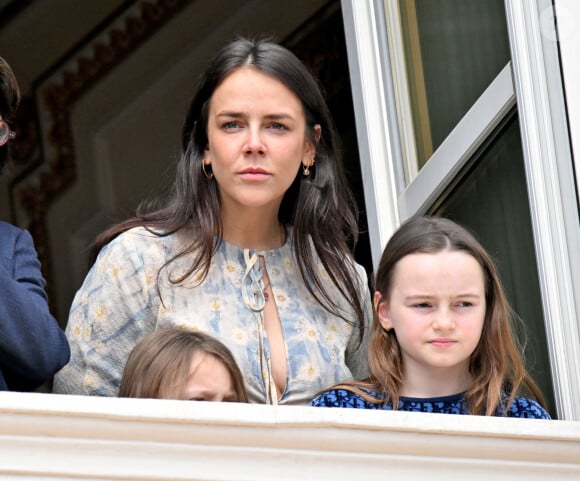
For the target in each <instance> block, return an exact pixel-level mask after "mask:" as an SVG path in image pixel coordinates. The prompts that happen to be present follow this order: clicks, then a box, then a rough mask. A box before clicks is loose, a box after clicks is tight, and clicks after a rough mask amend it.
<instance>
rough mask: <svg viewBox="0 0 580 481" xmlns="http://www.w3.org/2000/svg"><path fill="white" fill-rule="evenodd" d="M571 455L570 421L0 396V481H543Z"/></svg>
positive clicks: (571, 473) (573, 462) (579, 439)
mask: <svg viewBox="0 0 580 481" xmlns="http://www.w3.org/2000/svg"><path fill="white" fill-rule="evenodd" d="M579 452H580V423H578V422H566V421H541V420H525V419H500V418H487V417H476V416H459V415H457V416H455V415H440V414H425V413H406V412H387V411H365V410H355V409H330V408H311V407H293V406H265V405H243V404H233V403H232V404H228V403H226V404H221V403H194V402H187V401H185V402H184V401H160V400H143V399H116V398H94V397H80V396H63V395H53V394H21V393H2V394H1V395H0V480H5V479H18V480H44V481H46V480H81V479H82V480H87V479H98V480H157V481H159V480H164V481H165V480H198V481H201V480H205V481H208V480H212V481H218V480H219V481H226V480H227V481H272V480H283V481H292V480H297V481H305V480H336V481H353V480H356V479H388V480H392V481H398V480H405V481H413V480H425V479H429V480H432V481H437V480H441V481H442V480H445V481H465V480H466V479H469V480H470V481H478V480H489V479H490V475H491V473H493V479H494V481H505V480H518V481H519V480H521V479H526V480H527V481H545V480H550V481H553V480H573V479H579V477H580V456H578V453H579Z"/></svg>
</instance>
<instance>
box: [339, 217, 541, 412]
mask: <svg viewBox="0 0 580 481" xmlns="http://www.w3.org/2000/svg"><path fill="white" fill-rule="evenodd" d="M444 250H449V251H460V252H464V253H466V254H469V255H470V256H472V257H473V258H474V259H475V260H476V261H477V262H478V264H479V265H480V266H481V268H482V270H483V275H484V282H485V301H486V313H485V320H484V325H483V331H482V334H481V338H480V340H479V343H478V345H477V347H476V348H475V351H474V352H473V353H472V355H471V360H470V364H469V370H470V373H471V379H472V381H471V385H470V386H469V387H468V390H467V393H466V400H467V407H468V410H469V413H470V414H478V415H482V414H485V415H487V416H490V415H494V414H496V413H497V412H499V411H503V413H506V412H507V410H508V409H509V407H510V405H511V403H512V402H513V400H514V398H515V396H516V395H517V394H518V392H519V391H520V389H521V388H522V387H525V388H526V389H527V391H528V393H529V394H531V395H532V396H534V397H535V398H536V399H537V400H538V401H540V402H542V395H541V392H540V390H539V389H538V387H537V386H536V384H535V383H534V381H533V380H532V379H531V378H530V376H529V375H528V374H527V372H526V369H525V367H524V362H523V354H522V349H521V347H520V346H519V345H518V343H517V342H516V338H515V335H514V333H513V332H512V319H513V318H514V316H513V315H512V310H511V308H510V306H509V303H508V300H507V298H506V296H505V293H504V290H503V287H502V285H501V281H500V279H499V275H498V273H497V270H496V268H495V265H494V262H493V260H492V259H491V257H490V256H489V254H488V253H487V252H486V251H485V249H484V248H483V247H482V245H481V244H480V243H479V242H478V241H477V240H476V239H475V237H474V236H473V235H472V234H471V233H469V232H468V231H467V230H466V229H465V228H463V227H461V226H460V225H458V224H456V223H455V222H453V221H451V220H449V219H444V218H438V217H426V216H417V217H413V218H411V219H409V220H408V221H407V222H405V223H404V224H403V225H401V227H400V228H399V229H398V230H397V231H396V232H395V234H394V235H393V236H392V237H391V239H390V240H389V242H388V243H387V246H386V247H385V250H384V251H383V255H382V257H381V261H380V263H379V267H378V270H377V274H376V279H375V289H376V292H379V293H380V295H381V297H382V298H383V299H386V298H388V297H389V295H390V293H391V290H392V282H393V275H394V272H395V267H396V265H397V263H398V262H399V261H400V260H401V259H402V258H403V257H405V256H407V255H410V254H415V253H437V252H441V251H444ZM380 302H382V301H379V303H380ZM376 308H377V306H375V322H374V323H373V327H372V331H371V338H370V347H369V372H370V377H369V378H368V379H367V380H366V381H365V382H362V383H357V382H352V383H345V384H341V385H340V387H341V388H345V389H349V390H351V391H355V392H356V393H357V394H359V395H361V396H362V397H363V398H364V399H366V400H367V401H369V402H373V403H378V404H384V403H387V402H391V403H392V405H393V409H397V407H398V405H399V391H400V389H401V386H402V385H403V383H404V377H403V360H402V356H401V349H400V346H399V342H398V340H397V336H396V333H395V331H394V330H389V331H386V330H385V329H384V328H383V327H382V326H381V324H380V322H378V319H377V318H376V311H377V309H376ZM360 388H369V389H372V390H374V391H376V392H377V393H380V395H381V398H380V399H377V398H374V397H372V396H369V395H368V394H367V393H366V392H365V391H362V390H361V389H360ZM504 393H508V394H509V397H508V399H507V402H505V405H504V396H505V394H504ZM498 408H499V409H498Z"/></svg>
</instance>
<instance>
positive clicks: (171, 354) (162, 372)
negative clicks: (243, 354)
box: [119, 327, 248, 402]
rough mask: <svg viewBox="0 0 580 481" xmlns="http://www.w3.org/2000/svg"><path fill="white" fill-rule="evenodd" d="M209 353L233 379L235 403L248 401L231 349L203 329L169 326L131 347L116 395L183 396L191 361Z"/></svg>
mask: <svg viewBox="0 0 580 481" xmlns="http://www.w3.org/2000/svg"><path fill="white" fill-rule="evenodd" d="M199 354H208V355H210V356H213V357H215V358H216V359H218V360H219V361H221V362H222V363H223V365H224V366H225V367H226V368H227V370H228V371H229V373H230V376H231V378H232V382H233V385H234V391H235V393H236V401H237V402H248V394H247V392H246V388H245V385H244V379H243V376H242V373H241V371H240V368H239V367H238V365H237V363H236V361H235V359H234V357H233V355H232V353H231V352H230V350H229V349H228V348H227V347H226V346H225V345H224V344H223V343H222V342H220V341H218V340H217V339H216V338H214V337H212V336H210V335H208V334H204V333H202V332H191V331H184V330H181V329H178V328H176V327H168V328H163V329H159V330H157V331H153V332H152V333H150V334H148V335H146V336H145V337H143V338H142V339H141V340H140V341H139V342H138V343H137V344H136V345H135V347H134V348H133V350H132V351H131V354H130V355H129V358H128V359H127V363H126V364H125V369H124V370H123V377H122V379H121V385H120V387H119V397H135V398H158V399H182V398H183V392H184V389H185V385H186V383H187V378H188V376H189V373H190V367H191V362H192V360H193V359H194V357H195V356H197V355H199Z"/></svg>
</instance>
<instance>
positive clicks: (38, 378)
mask: <svg viewBox="0 0 580 481" xmlns="http://www.w3.org/2000/svg"><path fill="white" fill-rule="evenodd" d="M19 100H20V91H19V89H18V84H17V82H16V78H15V77H14V73H13V72H12V69H11V68H10V65H8V63H7V62H6V61H5V60H4V59H3V58H1V57H0V173H2V172H3V170H4V168H5V166H6V164H7V159H8V145H7V144H8V142H9V141H10V140H12V139H14V137H15V133H14V132H13V131H12V129H11V128H10V126H9V125H8V120H9V117H10V116H11V115H12V114H13V113H14V111H15V110H16V108H17V106H18V102H19ZM44 286H45V281H44V278H43V277H42V274H41V272H40V262H39V261H38V256H37V254H36V250H35V249H34V243H33V241H32V237H31V236H30V234H29V233H28V232H27V231H25V230H22V229H19V228H18V227H15V226H13V225H11V224H7V223H6V222H0V391H7V390H10V391H31V390H34V389H36V388H38V387H39V386H40V385H41V384H43V383H44V382H46V381H48V380H50V378H51V377H52V375H53V374H54V373H55V372H56V371H58V370H59V369H60V368H61V367H62V366H64V365H65V364H66V363H67V361H68V359H69V354H70V353H69V347H68V343H67V340H66V337H65V335H64V332H62V330H61V329H60V327H59V325H58V323H57V322H56V320H55V319H54V318H53V317H52V316H51V314H50V312H49V310H48V303H47V296H46V291H45V290H44Z"/></svg>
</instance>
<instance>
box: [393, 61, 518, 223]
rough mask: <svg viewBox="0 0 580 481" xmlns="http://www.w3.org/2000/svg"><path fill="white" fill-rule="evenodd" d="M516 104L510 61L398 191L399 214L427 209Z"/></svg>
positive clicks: (402, 216)
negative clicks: (415, 173) (400, 190)
mask: <svg viewBox="0 0 580 481" xmlns="http://www.w3.org/2000/svg"><path fill="white" fill-rule="evenodd" d="M514 105H515V94H514V89H513V80H512V75H511V68H510V64H507V65H506V66H505V67H504V68H503V69H502V71H501V72H500V73H499V74H498V76H497V77H496V78H495V79H494V80H493V82H492V83H491V84H490V85H489V86H488V87H487V89H485V91H484V92H483V94H481V96H480V97H479V98H478V99H477V101H476V102H475V103H474V104H473V105H472V106H471V108H470V109H469V110H468V111H467V113H466V114H465V115H464V116H463V118H462V119H461V120H460V121H459V122H458V124H457V125H456V126H455V128H454V129H453V130H452V131H451V133H450V134H449V135H448V136H447V137H446V138H445V140H444V141H443V143H442V144H441V145H440V146H439V147H438V148H437V150H436V151H435V152H434V153H433V155H432V156H431V158H430V159H429V161H428V162H427V163H426V164H425V166H424V167H423V168H422V169H421V170H420V171H419V173H418V174H417V176H416V177H415V179H414V180H413V182H411V183H410V184H409V185H408V186H407V188H406V189H405V190H404V191H403V192H401V194H400V195H399V215H400V216H401V219H406V218H408V217H411V216H413V215H415V214H417V213H424V212H425V211H426V210H427V209H428V208H429V207H430V206H431V205H432V204H433V202H435V201H436V200H437V198H438V197H439V196H440V195H441V194H442V192H443V191H444V190H445V189H446V188H447V186H448V184H449V182H451V181H452V180H453V178H455V176H456V175H457V174H458V172H459V171H460V170H461V168H462V167H463V166H464V165H465V163H466V162H467V161H468V160H469V159H470V158H471V156H472V155H473V154H474V153H475V151H476V150H477V149H478V148H479V147H480V146H481V144H482V143H483V142H484V141H485V140H486V139H487V137H488V136H489V135H490V134H491V132H493V130H494V129H495V128H496V127H497V126H498V124H499V123H500V122H501V121H502V119H503V118H504V117H505V115H506V114H507V113H508V112H509V111H510V110H511V109H512V108H513V107H514Z"/></svg>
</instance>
